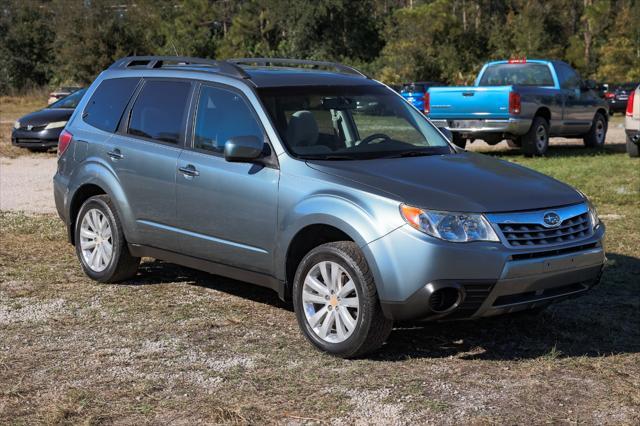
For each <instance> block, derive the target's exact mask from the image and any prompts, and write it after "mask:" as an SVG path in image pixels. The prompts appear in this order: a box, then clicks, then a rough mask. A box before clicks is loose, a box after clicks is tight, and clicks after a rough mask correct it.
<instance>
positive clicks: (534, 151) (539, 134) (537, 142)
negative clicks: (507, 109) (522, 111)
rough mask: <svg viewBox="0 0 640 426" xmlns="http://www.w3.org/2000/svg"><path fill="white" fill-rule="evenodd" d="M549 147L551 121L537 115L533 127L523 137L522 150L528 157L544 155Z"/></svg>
mask: <svg viewBox="0 0 640 426" xmlns="http://www.w3.org/2000/svg"><path fill="white" fill-rule="evenodd" d="M547 149H549V122H548V121H547V120H546V119H544V118H543V117H535V118H534V119H533V122H532V123H531V128H530V129H529V131H528V132H527V134H525V135H524V136H523V137H522V151H523V152H524V155H525V156H526V157H532V156H534V155H544V154H545V153H546V152H547Z"/></svg>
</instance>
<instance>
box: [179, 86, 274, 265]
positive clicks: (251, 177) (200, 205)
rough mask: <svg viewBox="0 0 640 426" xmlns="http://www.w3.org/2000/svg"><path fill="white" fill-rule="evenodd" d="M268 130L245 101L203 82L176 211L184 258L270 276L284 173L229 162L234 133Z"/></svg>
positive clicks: (237, 94)
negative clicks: (228, 150) (229, 143)
mask: <svg viewBox="0 0 640 426" xmlns="http://www.w3.org/2000/svg"><path fill="white" fill-rule="evenodd" d="M249 135H253V136H258V137H259V138H261V139H265V133H264V130H263V128H262V126H261V125H260V123H259V121H258V119H257V115H256V114H255V112H254V110H253V109H252V107H251V106H250V104H249V103H248V101H247V100H246V99H245V97H244V96H243V95H242V94H241V93H240V92H239V91H236V90H235V89H233V88H230V87H226V86H213V85H203V86H202V87H201V89H200V93H199V97H198V99H197V102H196V111H195V122H194V126H193V131H192V137H191V145H192V146H191V147H190V148H189V149H185V150H184V151H183V152H182V154H181V155H180V158H179V159H178V169H177V175H176V183H177V185H176V188H177V212H178V221H179V224H180V228H181V233H182V249H183V252H185V254H188V255H191V256H194V257H198V258H201V259H206V260H210V261H214V262H219V263H224V264H227V265H231V266H235V267H239V268H243V269H248V270H252V271H255V272H261V273H270V272H271V271H272V269H273V256H272V254H273V251H274V248H275V240H276V239H275V235H276V223H277V207H278V206H277V199H278V180H279V176H280V173H279V170H278V169H277V168H273V167H268V166H264V165H262V164H252V163H230V162H227V161H226V160H225V159H224V154H223V153H224V143H225V142H226V141H227V140H228V139H229V138H231V137H235V136H249Z"/></svg>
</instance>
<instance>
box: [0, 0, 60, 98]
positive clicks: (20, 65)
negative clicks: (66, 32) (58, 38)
mask: <svg viewBox="0 0 640 426" xmlns="http://www.w3.org/2000/svg"><path fill="white" fill-rule="evenodd" d="M54 38H55V34H54V31H53V28H52V25H51V12H50V10H49V9H48V7H47V5H46V4H42V2H37V1H25V0H9V1H7V3H5V4H4V5H3V6H0V93H6V92H7V91H8V90H9V89H10V88H14V89H19V90H20V89H23V88H25V87H28V86H41V85H44V84H46V83H47V82H48V81H49V79H50V78H51V60H52V56H53V51H52V46H53V40H54Z"/></svg>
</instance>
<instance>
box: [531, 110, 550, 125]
mask: <svg viewBox="0 0 640 426" xmlns="http://www.w3.org/2000/svg"><path fill="white" fill-rule="evenodd" d="M535 116H536V117H542V118H544V119H545V120H547V122H551V111H549V109H548V108H540V109H538V110H537V111H536V115H535Z"/></svg>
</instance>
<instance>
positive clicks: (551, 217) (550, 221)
mask: <svg viewBox="0 0 640 426" xmlns="http://www.w3.org/2000/svg"><path fill="white" fill-rule="evenodd" d="M542 220H543V221H544V225H545V226H548V227H555V226H558V225H560V216H559V215H558V213H556V212H548V213H545V214H544V216H543V218H542Z"/></svg>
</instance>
